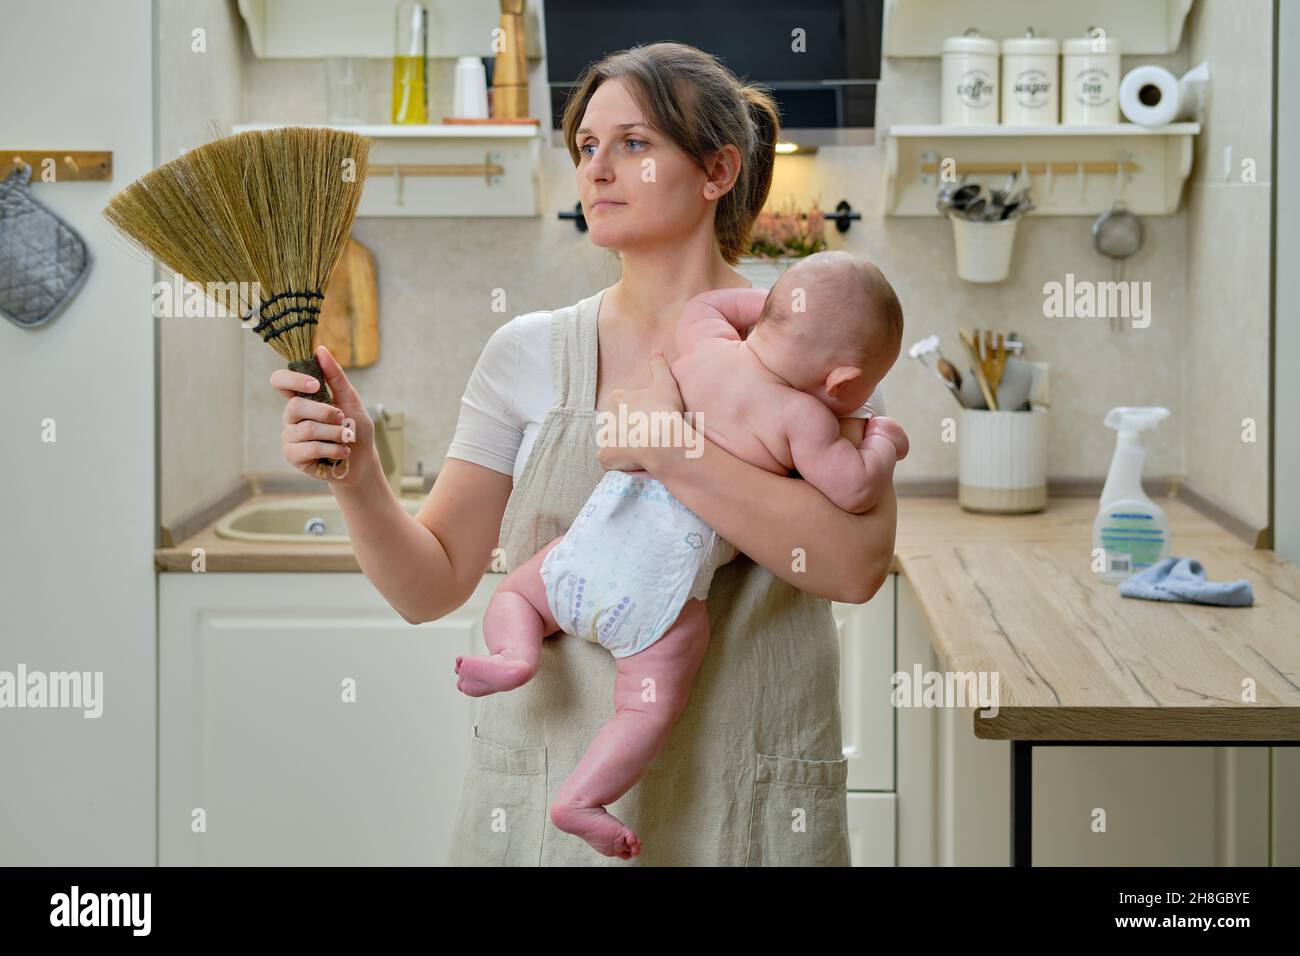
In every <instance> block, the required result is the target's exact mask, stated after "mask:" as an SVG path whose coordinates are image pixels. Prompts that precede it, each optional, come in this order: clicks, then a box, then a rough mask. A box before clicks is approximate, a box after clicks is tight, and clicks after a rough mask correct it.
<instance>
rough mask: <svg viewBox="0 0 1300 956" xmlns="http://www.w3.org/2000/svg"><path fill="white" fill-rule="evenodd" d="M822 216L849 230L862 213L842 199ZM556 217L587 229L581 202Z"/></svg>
mask: <svg viewBox="0 0 1300 956" xmlns="http://www.w3.org/2000/svg"><path fill="white" fill-rule="evenodd" d="M822 216H823V217H824V218H825V219H826V221H827V222H833V223H835V229H836V231H837V232H848V231H849V227H850V226H851V225H852V224H853V223H854V222H856V221H858V220H860V219H861V218H862V213H860V212H854V210H853V207H852V206H851V205H849V202H848V200H847V199H841V200H840V201H839V202H838V203H836V204H835V210H834V211H833V212H824V213H822ZM799 217H800V218H801V219H807V218H808V214H807V213H806V212H805V213H800V214H799ZM556 218H557V219H572V220H573V225H574V228H576V229H577V230H578V232H586V231H587V218H586V217H585V216H584V215H583V214H582V203H581V202H576V203H574V204H573V210H572V211H569V210H565V211H563V212H559V213H556Z"/></svg>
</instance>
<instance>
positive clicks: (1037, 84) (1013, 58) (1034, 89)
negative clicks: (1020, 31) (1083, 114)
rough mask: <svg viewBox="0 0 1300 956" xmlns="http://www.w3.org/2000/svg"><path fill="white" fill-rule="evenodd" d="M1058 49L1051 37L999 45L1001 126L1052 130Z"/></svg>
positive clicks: (1057, 103) (1057, 113) (1056, 111)
mask: <svg viewBox="0 0 1300 956" xmlns="http://www.w3.org/2000/svg"><path fill="white" fill-rule="evenodd" d="M1059 50H1060V47H1059V46H1058V44H1057V42H1056V40H1054V39H1052V38H1051V37H1039V36H1034V35H1033V31H1030V32H1029V34H1027V35H1026V36H1023V37H1013V38H1011V39H1009V40H1003V41H1002V124H1003V125H1004V126H1054V125H1055V124H1056V123H1057V122H1058V121H1059V118H1060V93H1059V90H1058V86H1059V75H1060V72H1061V70H1060V66H1061V63H1060V60H1061V58H1060V53H1059Z"/></svg>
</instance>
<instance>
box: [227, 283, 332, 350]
mask: <svg viewBox="0 0 1300 956" xmlns="http://www.w3.org/2000/svg"><path fill="white" fill-rule="evenodd" d="M292 298H303V299H318V300H319V299H323V298H325V293H323V292H313V291H307V292H281V293H278V294H277V295H273V296H271V298H269V299H267V300H266V301H265V302H263V303H261V304H260V305H259V306H258V307H257V308H255V309H251V310H250V311H249V313H248V315H246V316H245V317H244V321H248V320H249V319H251V318H252V317H253V316H254V315H257V316H259V317H260V318H261V321H260V322H258V323H257V325H255V326H253V331H254V332H257V333H258V334H259V335H262V341H263V342H269V341H271V339H274V338H277V337H278V336H281V335H283V334H284V333H285V332H288V331H289V330H290V329H296V328H298V327H299V326H300V325H312V324H314V323H315V322H316V321H317V320H316V316H317V315H319V314H320V306H315V305H292V306H289V307H288V308H287V309H285V310H284V311H283V312H278V313H276V314H275V315H267V314H266V307H267V306H268V305H274V304H275V303H276V302H279V301H281V300H282V299H292ZM295 313H298V314H299V315H300V318H297V319H295V320H294V321H292V322H290V323H288V324H287V325H284V326H281V327H280V328H278V329H274V330H272V331H271V332H269V333H267V334H262V330H263V329H265V328H267V327H268V326H271V325H272V324H274V323H276V322H278V321H280V319H282V318H284V317H285V316H286V315H293V314H295Z"/></svg>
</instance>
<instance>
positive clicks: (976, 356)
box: [957, 329, 998, 411]
mask: <svg viewBox="0 0 1300 956" xmlns="http://www.w3.org/2000/svg"><path fill="white" fill-rule="evenodd" d="M975 331H976V334H978V332H979V330H978V329H976V330H975ZM957 334H958V335H959V336H960V337H961V341H962V344H963V345H965V346H966V351H967V352H969V353H970V359H971V371H973V372H974V373H975V380H976V381H977V382H979V383H980V392H981V393H982V394H983V395H984V402H985V404H986V405H988V407H989V409H990V410H992V411H997V410H998V403H997V401H996V400H995V399H994V398H993V391H992V390H991V389H990V388H989V380H988V379H987V378H986V377H985V376H984V365H983V361H982V360H981V359H980V352H979V348H978V346H977V344H976V342H975V341H973V340H972V339H971V335H970V333H969V332H967V331H966V330H965V329H958V330H957Z"/></svg>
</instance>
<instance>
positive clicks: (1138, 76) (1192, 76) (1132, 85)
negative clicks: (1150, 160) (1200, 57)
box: [1119, 63, 1210, 126]
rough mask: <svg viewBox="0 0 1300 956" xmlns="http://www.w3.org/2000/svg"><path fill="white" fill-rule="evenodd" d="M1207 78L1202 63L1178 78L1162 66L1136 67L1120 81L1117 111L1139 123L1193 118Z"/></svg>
mask: <svg viewBox="0 0 1300 956" xmlns="http://www.w3.org/2000/svg"><path fill="white" fill-rule="evenodd" d="M1209 78H1210V68H1209V66H1208V65H1207V64H1205V63H1202V64H1200V65H1199V66H1197V67H1194V68H1193V69H1190V70H1188V71H1187V72H1186V73H1184V74H1183V75H1182V77H1181V78H1178V77H1175V76H1174V75H1173V74H1172V73H1170V72H1169V71H1168V70H1166V69H1165V68H1164V67H1163V66H1149V65H1148V66H1139V67H1136V68H1135V69H1132V70H1129V72H1128V73H1126V74H1125V75H1124V79H1123V81H1121V82H1120V85H1119V108H1120V112H1121V113H1123V114H1124V115H1125V117H1127V118H1128V119H1129V121H1131V122H1133V123H1137V124H1138V125H1139V126H1165V125H1167V124H1169V123H1176V122H1179V121H1181V120H1190V119H1194V118H1195V117H1196V114H1197V111H1198V110H1199V109H1200V105H1201V99H1202V96H1203V94H1204V91H1205V82H1206V80H1208V79H1209Z"/></svg>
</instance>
